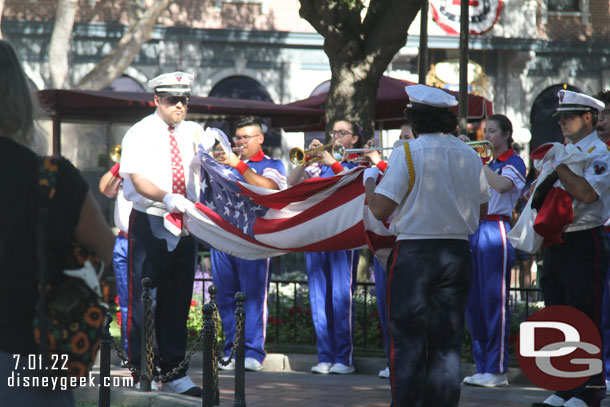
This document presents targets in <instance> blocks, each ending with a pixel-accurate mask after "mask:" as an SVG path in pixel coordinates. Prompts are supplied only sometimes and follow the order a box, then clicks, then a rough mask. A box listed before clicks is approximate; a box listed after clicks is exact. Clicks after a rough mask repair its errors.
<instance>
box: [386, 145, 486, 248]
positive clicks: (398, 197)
mask: <svg viewBox="0 0 610 407" xmlns="http://www.w3.org/2000/svg"><path fill="white" fill-rule="evenodd" d="M405 141H406V142H407V143H409V147H410V150H411V157H412V159H413V169H414V173H415V174H414V175H413V174H410V173H409V169H408V167H407V160H406V157H405V152H404V146H403V145H400V146H398V147H397V149H395V150H394V151H393V152H392V154H391V155H390V158H389V162H388V168H387V170H386V172H385V175H384V177H383V179H382V180H381V182H380V183H379V185H378V186H377V188H376V189H375V192H376V193H378V194H381V195H384V196H386V197H388V198H389V199H391V200H392V201H394V202H396V203H398V207H397V208H396V210H395V211H394V217H393V219H392V221H391V223H390V232H392V233H393V234H395V235H397V239H398V240H405V239H462V240H467V239H468V235H469V234H472V233H474V231H475V230H476V229H477V227H478V225H479V209H480V205H481V204H484V203H486V202H487V201H489V197H490V192H489V185H488V183H487V180H486V179H485V174H484V173H483V164H482V163H481V159H480V158H479V157H478V155H477V154H476V152H475V151H474V149H472V148H471V147H469V146H468V145H467V144H465V143H464V142H463V141H461V140H459V139H458V138H456V137H454V136H453V135H451V134H444V133H434V134H422V135H420V136H419V137H418V138H417V139H415V140H405ZM413 176H414V177H415V179H414V186H413V190H412V191H411V192H410V193H409V195H407V191H408V190H409V182H410V177H413Z"/></svg>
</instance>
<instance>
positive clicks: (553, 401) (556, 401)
mask: <svg viewBox="0 0 610 407" xmlns="http://www.w3.org/2000/svg"><path fill="white" fill-rule="evenodd" d="M565 402H566V401H565V400H564V399H562V398H561V397H559V396H556V395H555V394H551V395H550V396H549V397H547V398H546V399H545V400H544V401H543V402H542V404H544V405H546V406H554V407H561V406H563V405H564V404H565Z"/></svg>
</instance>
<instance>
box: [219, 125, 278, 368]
mask: <svg viewBox="0 0 610 407" xmlns="http://www.w3.org/2000/svg"><path fill="white" fill-rule="evenodd" d="M235 128H236V130H235V136H234V137H233V142H234V143H235V148H234V149H233V150H234V151H233V152H231V153H230V154H228V155H227V154H224V153H218V152H216V153H214V156H215V158H216V159H217V160H218V162H219V163H221V164H224V165H227V166H229V167H231V168H232V171H233V172H235V173H236V175H239V176H241V177H242V178H243V179H244V181H246V182H247V183H249V184H251V185H256V186H259V187H264V188H267V189H276V190H280V189H285V188H286V169H285V167H284V164H283V163H282V161H281V160H278V159H275V158H270V157H268V156H266V155H265V154H264V153H263V149H262V148H261V144H263V141H264V140H265V136H264V135H263V126H262V124H261V122H260V120H259V119H258V118H256V117H253V116H245V117H241V118H239V119H238V120H237V122H236V123H235ZM236 153H238V154H239V156H238V154H236ZM210 254H211V259H212V277H213V280H214V284H215V285H216V287H217V288H218V294H217V295H216V299H217V300H218V312H219V314H220V319H221V321H222V327H223V330H224V333H225V345H224V355H225V357H228V356H229V355H230V354H231V348H232V347H233V341H234V340H235V316H234V315H235V308H236V302H235V294H236V293H237V292H238V291H242V292H244V293H245V294H246V302H245V303H244V308H245V311H246V315H247V316H248V318H246V321H245V335H246V359H245V363H244V366H245V369H246V370H250V371H259V370H262V368H263V360H264V359H265V356H266V353H265V330H266V327H267V289H268V286H269V276H270V265H271V261H270V259H268V258H267V259H260V260H244V259H240V258H238V257H235V256H232V255H230V254H227V253H224V252H221V251H219V250H216V249H213V248H212V249H211V251H210ZM218 367H219V368H220V369H222V370H233V369H234V368H235V363H234V361H231V363H230V364H229V365H227V366H223V365H221V364H219V365H218Z"/></svg>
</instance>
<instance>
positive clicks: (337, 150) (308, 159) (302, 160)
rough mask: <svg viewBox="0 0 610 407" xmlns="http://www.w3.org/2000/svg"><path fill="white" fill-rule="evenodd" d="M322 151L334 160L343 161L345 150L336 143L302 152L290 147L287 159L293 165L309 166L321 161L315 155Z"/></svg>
mask: <svg viewBox="0 0 610 407" xmlns="http://www.w3.org/2000/svg"><path fill="white" fill-rule="evenodd" d="M322 151H328V152H329V153H330V155H332V156H333V158H334V159H335V160H337V161H343V157H345V151H346V149H345V147H343V146H342V145H341V144H340V143H337V142H334V143H329V144H325V145H323V146H319V147H315V148H310V149H309V150H303V149H302V148H300V147H292V148H291V149H290V151H289V152H288V158H289V160H290V162H291V163H292V164H294V165H306V164H311V163H315V162H318V161H320V160H321V158H320V157H318V156H317V154H316V153H321V152H322Z"/></svg>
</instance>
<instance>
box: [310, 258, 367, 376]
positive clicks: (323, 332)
mask: <svg viewBox="0 0 610 407" xmlns="http://www.w3.org/2000/svg"><path fill="white" fill-rule="evenodd" d="M359 255H360V252H359V251H358V250H342V251H333V252H312V253H305V261H306V267H307V285H308V287H309V302H310V304H311V316H312V319H313V324H314V328H315V330H316V346H317V347H318V361H319V362H325V363H331V364H333V363H342V364H344V365H347V366H351V365H352V364H353V352H354V343H353V329H354V304H353V302H352V292H353V290H354V289H355V286H356V273H357V269H358V260H359Z"/></svg>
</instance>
